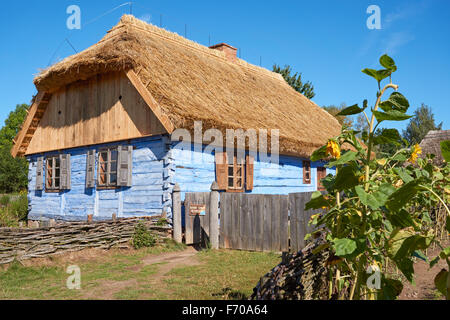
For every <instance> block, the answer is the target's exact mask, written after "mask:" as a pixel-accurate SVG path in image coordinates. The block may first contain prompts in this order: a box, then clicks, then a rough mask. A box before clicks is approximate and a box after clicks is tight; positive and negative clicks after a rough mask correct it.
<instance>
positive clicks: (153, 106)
mask: <svg viewBox="0 0 450 320" xmlns="http://www.w3.org/2000/svg"><path fill="white" fill-rule="evenodd" d="M125 73H126V75H127V78H128V79H129V80H130V82H131V84H132V85H133V86H134V87H135V88H136V90H137V91H138V92H139V94H140V95H141V97H142V99H144V101H145V102H146V103H147V105H148V107H149V108H150V110H152V112H153V113H154V114H155V116H156V118H157V119H158V120H159V121H160V122H161V124H162V125H163V127H164V128H165V129H166V130H167V132H168V133H169V134H171V133H172V132H173V131H174V130H175V127H174V126H173V124H172V122H171V121H170V119H169V117H167V116H166V115H165V114H164V113H163V112H162V110H161V107H160V106H159V104H158V102H156V100H155V98H153V96H152V95H151V93H150V92H149V91H148V90H147V88H146V87H145V86H144V84H143V83H142V81H141V79H139V77H138V76H137V75H136V73H135V72H134V71H133V70H128V71H127V72H125Z"/></svg>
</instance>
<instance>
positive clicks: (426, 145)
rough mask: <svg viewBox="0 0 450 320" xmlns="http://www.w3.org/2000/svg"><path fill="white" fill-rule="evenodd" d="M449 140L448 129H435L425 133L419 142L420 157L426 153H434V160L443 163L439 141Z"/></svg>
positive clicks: (436, 162)
mask: <svg viewBox="0 0 450 320" xmlns="http://www.w3.org/2000/svg"><path fill="white" fill-rule="evenodd" d="M445 140H450V130H436V131H430V132H428V133H427V135H426V136H425V138H423V140H422V142H421V143H420V147H421V148H422V154H421V157H422V158H424V157H425V156H426V155H427V154H434V155H436V158H434V162H435V164H437V165H441V164H443V163H444V158H443V157H442V152H441V141H445Z"/></svg>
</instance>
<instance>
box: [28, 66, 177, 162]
mask: <svg viewBox="0 0 450 320" xmlns="http://www.w3.org/2000/svg"><path fill="white" fill-rule="evenodd" d="M132 75H133V73H132V74H131V76H132ZM139 85H140V84H139V83H135V79H134V78H131V77H130V74H126V73H123V72H122V73H111V74H104V75H97V76H96V77H93V78H91V79H88V80H86V81H78V82H75V83H72V84H70V85H67V86H65V87H63V88H60V89H59V90H57V91H55V92H53V93H52V95H51V98H50V100H49V101H48V104H47V106H46V109H45V112H44V114H43V116H42V118H41V119H40V121H39V124H38V125H37V128H36V130H35V132H34V134H33V136H32V138H31V141H30V142H29V144H28V145H27V148H26V153H25V154H26V155H31V154H37V153H42V152H48V151H54V150H62V149H69V148H75V147H80V146H87V145H96V144H101V143H108V142H114V141H121V140H127V139H134V138H139V137H144V136H151V135H159V134H163V133H166V132H168V131H170V130H171V128H169V130H167V119H164V118H163V119H162V118H161V114H160V110H159V109H158V108H155V106H156V107H158V106H157V104H156V105H155V101H154V100H151V101H149V97H146V96H143V95H142V92H140V91H139V90H140V88H138V87H136V86H139ZM154 111H155V112H154ZM161 120H163V121H161ZM163 123H164V125H163ZM169 125H170V123H169ZM169 133H170V132H169Z"/></svg>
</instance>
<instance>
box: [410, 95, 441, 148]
mask: <svg viewBox="0 0 450 320" xmlns="http://www.w3.org/2000/svg"><path fill="white" fill-rule="evenodd" d="M431 130H442V122H441V123H440V124H439V125H437V126H436V124H435V120H434V114H433V111H432V110H431V108H430V107H428V106H427V105H425V104H423V103H422V106H421V107H420V108H418V109H417V110H416V111H414V117H413V118H412V119H411V120H410V121H409V124H408V126H407V127H406V130H404V131H403V137H404V138H405V139H406V140H407V141H408V142H409V144H410V145H413V144H416V143H420V142H421V141H422V140H423V138H425V136H426V135H427V133H428V132H429V131H431Z"/></svg>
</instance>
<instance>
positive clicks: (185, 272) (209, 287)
mask: <svg viewBox="0 0 450 320" xmlns="http://www.w3.org/2000/svg"><path fill="white" fill-rule="evenodd" d="M185 248H186V247H185V246H184V245H179V244H175V243H174V242H172V241H170V242H168V243H166V244H165V245H163V246H157V247H153V248H145V249H140V250H112V251H110V252H107V253H104V254H99V255H97V256H94V257H87V258H84V259H80V261H78V262H79V263H74V261H73V259H72V260H70V259H68V258H64V257H56V258H53V259H52V260H51V261H50V262H48V261H47V262H45V263H44V264H45V265H35V263H32V265H31V266H23V265H21V264H19V263H17V262H16V263H13V264H12V265H10V266H9V268H7V269H5V268H3V270H2V269H1V267H0V299H46V300H53V299H55V300H59V299H123V300H128V299H133V300H134V299H161V300H164V299H174V300H184V299H205V300H210V299H245V298H248V297H249V296H250V294H251V293H252V289H253V287H254V286H255V285H256V283H257V281H258V280H259V278H260V277H261V276H262V275H264V274H265V273H267V272H268V271H269V270H270V269H271V268H273V267H274V266H275V265H277V264H278V263H279V262H280V256H279V255H277V254H273V253H256V252H245V251H224V250H205V251H201V252H198V253H196V254H195V255H194V256H193V257H192V259H194V260H195V265H191V266H186V265H184V264H183V263H178V264H173V263H174V262H169V261H164V260H161V261H159V262H156V263H153V264H145V263H143V260H144V259H145V258H149V257H151V258H152V259H153V257H157V256H159V255H160V254H163V253H169V252H179V251H181V250H184V249H185ZM175 256H176V255H175ZM190 259H191V258H190ZM75 261H76V260H75ZM175 261H176V260H175ZM171 263H172V264H171ZM72 264H76V265H78V266H79V267H80V269H81V287H82V288H81V290H69V289H67V288H66V280H67V278H68V276H69V275H68V274H67V273H66V272H65V271H66V268H67V267H68V266H69V265H72ZM172 266H174V268H172ZM169 267H170V268H169Z"/></svg>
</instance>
